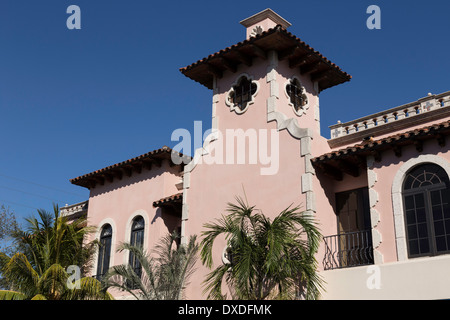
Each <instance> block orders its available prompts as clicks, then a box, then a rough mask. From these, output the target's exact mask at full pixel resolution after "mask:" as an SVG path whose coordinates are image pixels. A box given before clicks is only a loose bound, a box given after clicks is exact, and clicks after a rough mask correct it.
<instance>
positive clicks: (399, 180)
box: [391, 154, 450, 261]
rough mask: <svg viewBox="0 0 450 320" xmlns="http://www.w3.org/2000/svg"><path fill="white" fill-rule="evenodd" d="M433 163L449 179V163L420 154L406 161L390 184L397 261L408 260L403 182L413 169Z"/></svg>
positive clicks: (434, 156) (439, 158)
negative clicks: (442, 170) (443, 171)
mask: <svg viewBox="0 0 450 320" xmlns="http://www.w3.org/2000/svg"><path fill="white" fill-rule="evenodd" d="M424 163H433V164H436V165H438V166H440V167H441V168H443V169H444V170H445V172H446V173H447V175H448V176H449V177H450V162H449V161H448V160H446V159H444V158H442V157H439V156H437V155H433V154H422V155H420V156H418V157H417V158H412V159H409V160H408V161H406V162H405V163H404V164H403V165H402V166H401V167H400V168H399V170H398V171H397V173H396V174H395V176H394V180H393V182H392V190H391V195H392V209H393V211H394V230H395V243H396V245H397V257H398V260H399V261H406V260H408V249H407V248H408V246H407V244H406V231H405V215H404V210H403V190H402V189H403V181H404V180H405V178H406V175H407V173H408V172H409V170H411V169H412V168H413V167H415V166H417V165H420V164H424Z"/></svg>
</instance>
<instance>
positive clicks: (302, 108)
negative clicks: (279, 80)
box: [284, 76, 309, 117]
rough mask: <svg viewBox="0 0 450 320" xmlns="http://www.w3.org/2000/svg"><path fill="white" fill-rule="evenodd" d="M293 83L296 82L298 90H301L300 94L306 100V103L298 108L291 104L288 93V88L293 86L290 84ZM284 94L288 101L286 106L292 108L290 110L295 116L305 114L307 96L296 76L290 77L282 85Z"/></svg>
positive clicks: (307, 106) (307, 101) (307, 103)
mask: <svg viewBox="0 0 450 320" xmlns="http://www.w3.org/2000/svg"><path fill="white" fill-rule="evenodd" d="M293 82H297V84H298V87H299V89H301V93H302V94H304V95H305V98H306V103H305V104H304V105H303V106H299V108H296V107H295V104H294V103H293V102H292V100H291V96H290V94H289V92H288V86H290V85H293V84H292V83H293ZM284 93H285V95H286V97H287V99H288V104H289V105H290V106H291V107H292V110H293V111H294V113H295V114H296V115H297V116H299V117H301V116H302V115H303V114H306V110H308V109H309V98H308V95H307V94H306V88H305V86H304V85H303V84H302V82H301V81H300V79H299V78H298V77H297V76H292V77H291V78H289V79H288V80H287V81H286V82H285V83H284Z"/></svg>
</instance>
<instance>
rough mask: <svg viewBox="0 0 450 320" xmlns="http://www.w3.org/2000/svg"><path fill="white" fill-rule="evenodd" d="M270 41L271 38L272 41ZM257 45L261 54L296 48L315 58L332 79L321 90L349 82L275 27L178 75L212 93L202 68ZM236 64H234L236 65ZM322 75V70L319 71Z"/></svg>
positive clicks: (334, 67) (346, 76)
mask: <svg viewBox="0 0 450 320" xmlns="http://www.w3.org/2000/svg"><path fill="white" fill-rule="evenodd" d="M272 37H273V38H272ZM252 45H256V46H257V47H258V48H260V49H262V50H263V51H268V50H277V51H282V50H287V49H290V48H294V47H295V48H298V49H301V50H302V51H303V52H305V53H308V54H309V55H310V56H311V57H314V58H315V59H316V60H317V62H319V61H320V62H321V63H323V64H324V65H325V66H326V69H327V70H329V71H330V74H331V75H332V77H331V79H329V81H328V82H324V83H323V84H322V87H321V90H324V89H327V88H329V87H332V86H334V85H337V84H340V83H343V82H346V81H349V80H350V79H351V76H350V75H349V74H347V73H346V72H344V71H342V70H341V68H339V67H338V66H337V65H336V64H335V63H333V62H331V61H330V60H328V59H327V58H326V57H325V56H323V55H322V54H321V53H320V52H318V51H316V50H314V49H313V48H312V47H310V46H309V45H308V44H306V43H305V42H303V41H302V40H300V39H299V38H298V37H296V36H295V35H293V34H292V33H290V32H288V31H287V30H286V29H284V28H283V27H282V26H281V25H277V26H276V27H274V28H271V29H268V30H266V31H264V32H262V33H261V34H258V35H256V36H254V37H251V38H249V39H246V40H244V41H241V42H239V43H237V44H234V45H232V46H229V47H227V48H225V49H222V50H220V51H218V52H216V53H213V54H210V55H209V56H207V57H205V58H203V59H200V60H198V61H197V62H194V63H192V64H191V65H189V66H187V67H184V68H180V71H181V72H182V73H183V74H184V75H186V76H187V77H189V78H191V79H192V80H195V81H197V82H199V83H201V84H202V85H204V86H206V87H207V88H209V89H212V78H213V76H212V75H207V73H208V72H207V70H206V69H202V68H201V67H202V66H205V65H208V64H209V63H212V62H213V61H219V58H226V59H228V60H233V59H234V58H233V56H232V53H235V52H236V51H251V46H252ZM256 56H257V54H253V55H252V58H253V57H256ZM237 61H238V60H235V61H234V62H237ZM214 66H216V67H220V68H221V71H223V70H225V69H226V67H222V65H221V63H220V62H219V63H216V64H214ZM322 71H323V70H322Z"/></svg>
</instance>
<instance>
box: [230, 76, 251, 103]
mask: <svg viewBox="0 0 450 320" xmlns="http://www.w3.org/2000/svg"><path fill="white" fill-rule="evenodd" d="M256 90H257V86H256V84H255V83H254V82H252V81H251V79H248V78H247V77H246V76H242V77H240V78H239V80H238V81H237V84H236V85H235V86H233V89H232V90H231V91H230V96H229V101H230V102H231V103H232V104H233V105H234V106H235V107H237V108H239V109H240V110H241V111H244V110H245V108H247V104H248V103H249V102H250V101H252V99H253V95H254V94H255V93H256Z"/></svg>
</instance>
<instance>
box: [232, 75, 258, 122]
mask: <svg viewBox="0 0 450 320" xmlns="http://www.w3.org/2000/svg"><path fill="white" fill-rule="evenodd" d="M242 77H246V78H247V79H248V80H250V82H251V83H254V84H255V85H256V91H255V93H254V94H252V100H250V101H247V105H246V106H245V108H244V109H243V110H241V109H240V108H238V107H236V106H235V105H234V103H232V102H231V101H230V93H231V92H232V91H233V90H234V89H233V87H234V86H237V85H238V82H239V80H240V79H241V78H242ZM259 87H260V85H259V82H258V81H256V80H254V78H253V76H250V75H248V74H247V73H245V72H244V73H241V74H240V75H239V76H237V78H236V80H235V81H234V82H233V83H232V84H231V88H230V90H228V91H227V92H226V95H225V104H226V105H227V106H228V107H230V111H234V112H236V114H243V113H244V112H245V111H247V109H248V107H249V106H250V105H252V104H254V103H255V97H256V95H257V94H258V92H259Z"/></svg>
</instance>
